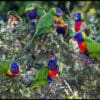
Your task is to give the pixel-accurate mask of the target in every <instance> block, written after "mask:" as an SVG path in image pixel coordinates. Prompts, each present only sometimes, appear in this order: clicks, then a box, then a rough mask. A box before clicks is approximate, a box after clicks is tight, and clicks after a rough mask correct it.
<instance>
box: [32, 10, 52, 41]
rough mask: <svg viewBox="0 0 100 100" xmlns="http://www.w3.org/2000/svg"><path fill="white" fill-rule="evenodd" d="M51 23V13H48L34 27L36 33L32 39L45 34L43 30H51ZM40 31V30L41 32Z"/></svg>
mask: <svg viewBox="0 0 100 100" xmlns="http://www.w3.org/2000/svg"><path fill="white" fill-rule="evenodd" d="M53 22H54V16H53V14H52V13H50V12H48V13H46V14H45V15H44V16H42V17H41V18H40V19H39V21H38V23H37V25H36V32H35V34H34V35H33V39H34V38H35V37H36V36H39V35H41V34H43V33H46V32H45V30H46V29H45V28H48V29H49V28H51V27H52V25H53ZM41 30H42V32H41Z"/></svg>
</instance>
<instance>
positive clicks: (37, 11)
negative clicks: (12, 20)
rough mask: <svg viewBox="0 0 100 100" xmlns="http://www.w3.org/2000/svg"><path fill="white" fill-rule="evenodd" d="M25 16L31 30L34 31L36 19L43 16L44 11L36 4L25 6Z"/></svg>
mask: <svg viewBox="0 0 100 100" xmlns="http://www.w3.org/2000/svg"><path fill="white" fill-rule="evenodd" d="M25 14H26V16H27V18H28V20H29V22H30V25H31V28H32V29H34V28H35V26H36V23H37V21H38V19H39V18H40V17H41V16H43V15H44V14H45V11H44V9H43V8H42V7H40V5H38V4H37V3H31V4H27V5H26V8H25Z"/></svg>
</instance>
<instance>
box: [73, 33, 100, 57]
mask: <svg viewBox="0 0 100 100" xmlns="http://www.w3.org/2000/svg"><path fill="white" fill-rule="evenodd" d="M74 40H76V41H77V43H78V47H79V49H80V51H81V52H82V53H83V54H84V55H86V56H88V57H90V58H100V43H97V42H96V41H94V40H92V39H91V38H89V37H87V35H86V34H85V33H84V32H76V33H75V35H74Z"/></svg>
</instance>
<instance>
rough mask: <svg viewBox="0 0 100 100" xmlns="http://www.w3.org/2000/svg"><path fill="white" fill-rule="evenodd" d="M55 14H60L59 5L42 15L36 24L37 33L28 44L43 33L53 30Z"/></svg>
mask: <svg viewBox="0 0 100 100" xmlns="http://www.w3.org/2000/svg"><path fill="white" fill-rule="evenodd" d="M54 16H59V10H58V7H56V8H51V9H50V10H49V11H48V12H47V13H46V14H45V15H43V16H42V17H40V19H39V20H38V23H37V25H36V30H35V33H34V35H33V37H32V39H31V41H30V42H29V43H28V46H29V45H30V44H31V43H32V42H33V41H34V40H35V39H36V38H37V37H38V36H40V35H41V34H48V33H50V32H52V31H53V24H54Z"/></svg>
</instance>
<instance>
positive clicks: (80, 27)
mask: <svg viewBox="0 0 100 100" xmlns="http://www.w3.org/2000/svg"><path fill="white" fill-rule="evenodd" d="M74 16H75V22H74V32H79V31H81V32H85V33H86V35H89V31H88V28H87V25H86V24H85V23H84V22H83V21H82V18H81V14H80V13H75V14H74Z"/></svg>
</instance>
